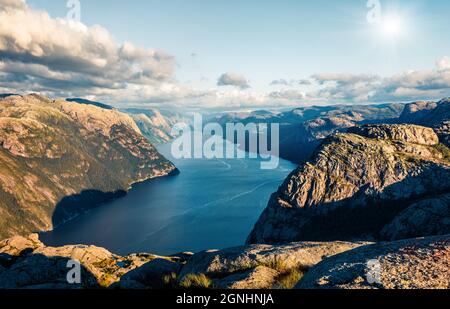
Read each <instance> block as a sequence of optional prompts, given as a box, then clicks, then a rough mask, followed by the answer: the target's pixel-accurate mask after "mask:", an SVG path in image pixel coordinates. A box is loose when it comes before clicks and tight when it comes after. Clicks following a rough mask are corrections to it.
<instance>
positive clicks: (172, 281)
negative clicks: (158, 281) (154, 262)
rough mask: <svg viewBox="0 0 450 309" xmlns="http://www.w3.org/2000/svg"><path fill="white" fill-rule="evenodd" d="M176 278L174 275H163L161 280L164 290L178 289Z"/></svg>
mask: <svg viewBox="0 0 450 309" xmlns="http://www.w3.org/2000/svg"><path fill="white" fill-rule="evenodd" d="M177 279H178V276H177V274H176V273H170V274H168V275H164V276H163V278H162V281H163V286H164V288H166V289H175V288H177V287H178V284H177Z"/></svg>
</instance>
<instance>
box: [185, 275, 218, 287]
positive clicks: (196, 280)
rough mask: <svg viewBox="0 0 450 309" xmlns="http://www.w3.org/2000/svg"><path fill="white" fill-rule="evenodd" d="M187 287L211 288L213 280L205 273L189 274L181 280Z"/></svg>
mask: <svg viewBox="0 0 450 309" xmlns="http://www.w3.org/2000/svg"><path fill="white" fill-rule="evenodd" d="M180 286H181V287H182V288H185V289H209V288H211V287H212V281H211V279H209V278H208V277H207V276H206V275H205V274H189V275H187V276H186V277H184V279H183V280H182V281H181V282H180Z"/></svg>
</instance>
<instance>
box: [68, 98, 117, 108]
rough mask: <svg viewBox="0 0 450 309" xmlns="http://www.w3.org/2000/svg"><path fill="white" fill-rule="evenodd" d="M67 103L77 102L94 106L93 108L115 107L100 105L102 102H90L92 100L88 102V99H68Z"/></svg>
mask: <svg viewBox="0 0 450 309" xmlns="http://www.w3.org/2000/svg"><path fill="white" fill-rule="evenodd" d="M66 101H67V102H75V103H79V104H86V105H93V106H97V107H100V108H103V109H114V107H112V106H110V105H107V104H104V103H100V102H95V101H90V100H86V99H80V98H68V99H66Z"/></svg>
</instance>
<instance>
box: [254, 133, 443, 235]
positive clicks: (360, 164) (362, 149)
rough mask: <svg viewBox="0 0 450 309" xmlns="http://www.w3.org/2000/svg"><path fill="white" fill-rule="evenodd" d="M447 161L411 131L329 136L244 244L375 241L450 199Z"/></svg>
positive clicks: (428, 138)
mask: <svg viewBox="0 0 450 309" xmlns="http://www.w3.org/2000/svg"><path fill="white" fill-rule="evenodd" d="M449 153H450V150H449V149H448V148H447V147H446V146H444V145H442V144H439V141H438V137H437V135H436V134H435V133H434V131H433V130H432V129H431V128H425V127H420V126H415V125H370V126H363V127H356V128H352V129H350V130H349V133H345V134H336V135H332V136H330V137H328V138H327V139H325V141H324V142H323V143H322V145H321V146H320V147H319V148H318V149H317V150H316V151H315V153H314V155H313V156H312V159H311V160H310V161H309V162H307V163H305V164H302V165H301V166H300V167H299V168H298V169H297V170H295V171H294V172H293V173H292V174H291V175H290V176H289V177H288V178H287V179H286V181H285V182H284V183H283V185H282V186H281V187H280V188H279V190H278V192H276V193H274V194H273V195H272V197H271V199H270V202H269V205H268V207H267V208H266V210H265V211H264V212H263V214H262V215H261V217H260V219H259V220H258V222H257V223H256V225H255V227H254V229H253V231H252V232H251V234H250V236H249V238H248V243H277V242H289V241H299V240H349V239H374V238H375V239H377V238H380V237H381V236H380V231H381V230H382V229H383V227H384V226H385V225H386V224H388V223H390V222H391V221H392V220H393V219H394V218H395V217H396V216H397V215H398V214H399V213H400V212H401V211H403V210H404V209H406V208H407V207H408V206H410V205H411V204H413V203H415V202H417V201H418V200H421V199H424V198H427V197H434V196H437V195H439V194H443V193H447V192H450V178H449V176H450V157H449Z"/></svg>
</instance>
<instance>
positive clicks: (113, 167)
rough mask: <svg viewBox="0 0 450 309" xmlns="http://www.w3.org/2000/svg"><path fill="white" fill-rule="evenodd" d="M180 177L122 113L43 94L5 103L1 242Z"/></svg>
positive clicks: (1, 105)
mask: <svg viewBox="0 0 450 309" xmlns="http://www.w3.org/2000/svg"><path fill="white" fill-rule="evenodd" d="M174 171H176V168H175V167H174V166H173V165H172V163H170V162H169V161H167V160H166V159H165V158H163V157H162V156H161V155H160V154H159V153H158V152H157V151H156V149H155V148H154V147H153V146H152V145H151V144H150V143H149V142H148V141H147V140H146V139H145V138H144V137H143V136H142V135H141V133H140V130H139V128H138V127H137V126H136V124H135V123H134V121H133V119H132V118H131V117H129V116H127V115H125V114H123V113H120V112H118V111H116V110H107V109H102V108H99V107H95V106H92V105H85V104H77V103H74V102H67V101H62V100H57V101H53V100H49V99H46V98H43V97H40V96H37V95H29V96H23V97H21V96H9V97H7V98H5V99H3V100H1V101H0V214H1V215H0V237H7V236H11V235H17V234H25V233H29V232H32V231H45V230H49V229H51V228H52V227H53V226H55V225H57V224H59V223H61V222H63V221H65V220H67V219H69V218H71V217H73V216H75V215H77V214H78V213H80V212H82V211H84V210H86V209H89V208H90V207H93V206H96V205H98V203H100V202H102V201H104V200H107V199H110V198H112V197H115V196H120V195H122V194H124V191H126V190H128V189H129V188H130V186H131V185H132V184H133V183H135V182H139V181H144V180H147V179H150V178H154V177H159V176H165V175H168V174H170V173H172V172H174ZM81 193H83V194H81ZM80 194H81V195H80Z"/></svg>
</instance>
